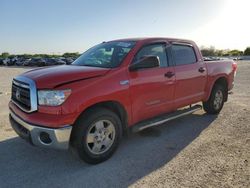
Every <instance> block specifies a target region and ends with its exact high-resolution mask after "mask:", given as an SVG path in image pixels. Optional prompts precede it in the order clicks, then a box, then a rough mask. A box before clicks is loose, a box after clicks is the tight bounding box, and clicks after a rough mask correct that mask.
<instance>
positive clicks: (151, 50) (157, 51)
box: [134, 44, 168, 67]
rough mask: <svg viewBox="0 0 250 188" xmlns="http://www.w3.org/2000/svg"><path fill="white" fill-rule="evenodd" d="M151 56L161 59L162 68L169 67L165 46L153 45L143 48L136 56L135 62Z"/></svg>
mask: <svg viewBox="0 0 250 188" xmlns="http://www.w3.org/2000/svg"><path fill="white" fill-rule="evenodd" d="M149 55H152V56H158V57H159V60H160V67H166V66H167V65H168V63H167V54H166V50H165V44H151V45H147V46H145V47H142V49H141V50H140V51H139V52H138V53H137V55H136V56H135V61H138V60H140V59H141V58H143V57H144V56H149ZM135 61H134V62H135Z"/></svg>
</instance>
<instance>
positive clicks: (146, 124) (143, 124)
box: [132, 105, 202, 132]
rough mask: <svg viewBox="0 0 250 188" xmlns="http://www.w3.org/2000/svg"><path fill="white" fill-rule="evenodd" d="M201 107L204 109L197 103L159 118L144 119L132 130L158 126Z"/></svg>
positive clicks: (137, 130) (136, 130)
mask: <svg viewBox="0 0 250 188" xmlns="http://www.w3.org/2000/svg"><path fill="white" fill-rule="evenodd" d="M201 109H202V106H201V105H195V106H192V107H189V108H185V109H181V110H178V111H175V112H173V113H170V114H166V115H162V116H159V117H157V118H153V119H150V120H145V121H142V122H140V123H138V124H135V125H134V126H133V127H132V132H139V131H142V130H144V129H146V128H149V127H153V126H157V125H160V124H163V123H166V122H168V121H171V120H173V119H177V118H180V117H183V116H185V115H188V114H192V113H194V112H195V111H198V110H201Z"/></svg>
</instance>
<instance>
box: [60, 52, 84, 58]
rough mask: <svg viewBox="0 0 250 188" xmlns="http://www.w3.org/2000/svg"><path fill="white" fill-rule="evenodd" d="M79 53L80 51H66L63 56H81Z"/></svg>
mask: <svg viewBox="0 0 250 188" xmlns="http://www.w3.org/2000/svg"><path fill="white" fill-rule="evenodd" d="M79 55H80V54H79V53H78V52H75V53H68V52H67V53H64V54H63V55H62V56H63V57H79Z"/></svg>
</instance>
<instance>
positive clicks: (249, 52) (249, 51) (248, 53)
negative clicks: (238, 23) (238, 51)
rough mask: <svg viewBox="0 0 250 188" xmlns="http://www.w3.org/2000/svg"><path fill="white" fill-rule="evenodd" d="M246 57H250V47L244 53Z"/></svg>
mask: <svg viewBox="0 0 250 188" xmlns="http://www.w3.org/2000/svg"><path fill="white" fill-rule="evenodd" d="M244 55H250V47H247V48H246V49H245V51H244Z"/></svg>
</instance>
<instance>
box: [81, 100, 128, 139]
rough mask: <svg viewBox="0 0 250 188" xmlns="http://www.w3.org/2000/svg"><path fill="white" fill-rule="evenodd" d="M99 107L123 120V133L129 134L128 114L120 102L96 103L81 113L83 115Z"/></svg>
mask: <svg viewBox="0 0 250 188" xmlns="http://www.w3.org/2000/svg"><path fill="white" fill-rule="evenodd" d="M98 107H102V108H106V109H109V110H111V111H112V112H114V113H115V114H117V115H118V117H119V118H120V120H121V123H122V132H123V134H124V133H126V132H127V125H128V121H127V120H128V119H127V118H128V116H127V112H126V110H125V108H124V107H123V106H122V105H121V104H120V103H119V102H116V101H105V102H100V103H96V104H94V105H92V106H90V107H88V108H87V109H85V110H84V111H83V112H82V113H81V115H82V114H84V113H86V112H88V111H89V110H92V109H94V108H98ZM81 115H80V116H81Z"/></svg>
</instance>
